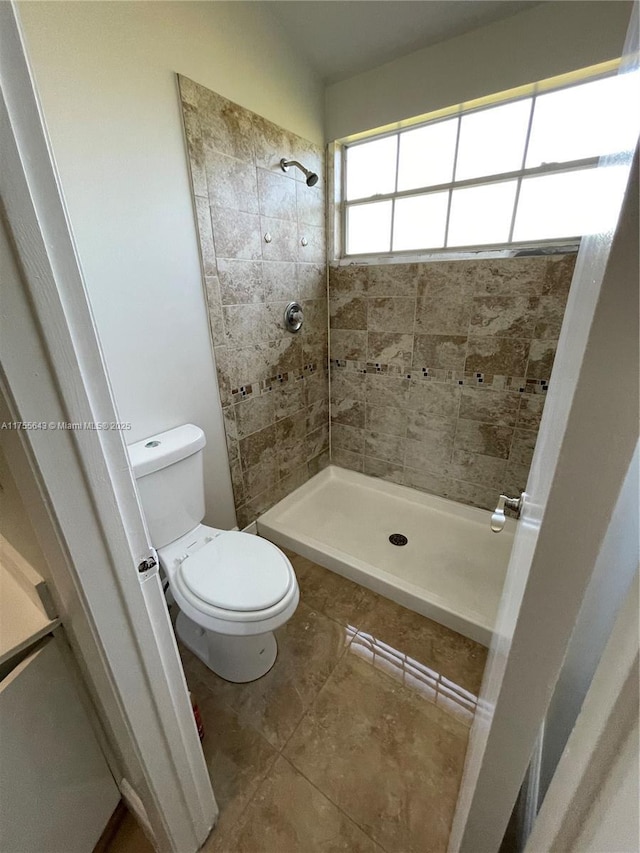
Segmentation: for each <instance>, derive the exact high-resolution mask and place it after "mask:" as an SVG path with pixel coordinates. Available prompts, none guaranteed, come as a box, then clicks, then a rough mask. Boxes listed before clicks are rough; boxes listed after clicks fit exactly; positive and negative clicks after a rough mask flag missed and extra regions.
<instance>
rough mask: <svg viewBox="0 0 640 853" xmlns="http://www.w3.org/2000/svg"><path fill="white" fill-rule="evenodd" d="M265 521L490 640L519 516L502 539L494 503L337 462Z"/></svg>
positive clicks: (337, 568)
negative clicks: (477, 503)
mask: <svg viewBox="0 0 640 853" xmlns="http://www.w3.org/2000/svg"><path fill="white" fill-rule="evenodd" d="M257 525H258V533H259V534H260V535H261V536H264V537H266V538H267V539H270V540H271V541H272V542H275V543H276V544H277V545H281V546H284V547H286V548H291V549H292V550H294V551H296V552H297V553H299V554H301V555H302V556H304V557H307V558H308V559H310V560H313V561H314V562H316V563H318V564H319V565H321V566H324V567H325V568H327V569H330V570H331V571H334V572H336V573H337V574H340V575H343V576H344V577H347V578H349V579H350V580H353V581H355V582H356V583H359V584H361V585H362V586H365V587H367V588H369V589H372V590H373V591H374V592H378V593H380V594H381V595H384V596H386V597H387V598H390V599H392V600H393V601H396V602H397V603H398V604H401V605H403V606H404V607H408V608H410V609H411V610H414V611H416V612H417V613H421V614H422V615H423V616H427V617H428V618H430V619H433V620H434V621H436V622H439V623H440V624H442V625H445V626H446V627H448V628H451V629H452V630H454V631H458V632H459V633H460V634H463V635H464V636H466V637H469V638H470V639H472V640H475V641H476V642H478V643H482V644H483V645H485V646H488V645H489V644H490V642H491V635H492V632H493V628H494V624H495V618H496V614H497V610H498V603H499V601H500V596H501V593H502V586H503V583H504V578H505V575H506V571H507V564H508V561H509V555H510V553H511V546H512V544H513V536H514V533H515V528H516V522H515V521H514V520H513V519H511V518H507V519H506V523H505V527H504V530H503V531H502V532H501V533H500V535H498V536H496V535H495V533H492V531H491V518H490V513H489V512H488V511H487V510H482V509H478V508H476V507H472V506H466V505H464V504H461V503H457V502H456V501H451V500H448V499H447V498H441V497H438V496H436V495H431V494H426V493H424V492H418V491H416V490H415V489H411V488H407V487H406V486H398V485H395V484H394V483H389V482H386V481H384V480H380V479H378V478H374V477H368V476H366V475H364V474H360V473H358V472H356V471H349V470H347V469H344V468H338V467H337V466H334V465H331V466H329V467H328V468H325V470H324V471H321V472H320V473H319V474H316V476H315V477H313V478H312V479H311V480H309V481H308V482H307V483H305V484H304V485H303V486H301V487H300V488H299V489H297V490H296V491H295V492H293V493H292V494H290V495H288V496H287V497H286V498H284V499H283V500H281V501H280V502H279V503H278V504H276V505H275V506H274V507H272V509H270V510H268V511H267V512H265V513H263V515H261V516H260V517H259V518H258V522H257ZM405 539H406V543H403V540H405ZM396 543H397V544H396Z"/></svg>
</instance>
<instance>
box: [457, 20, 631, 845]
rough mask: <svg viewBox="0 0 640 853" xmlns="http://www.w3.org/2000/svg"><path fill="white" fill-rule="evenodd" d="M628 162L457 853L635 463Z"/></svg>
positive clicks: (578, 277)
mask: <svg viewBox="0 0 640 853" xmlns="http://www.w3.org/2000/svg"><path fill="white" fill-rule="evenodd" d="M636 13H637V9H636V10H635V11H634V14H636ZM635 24H636V27H635V30H634V21H632V26H631V32H637V21H636V22H635ZM636 62H637V59H636ZM633 73H635V75H636V77H637V76H638V74H637V70H635V71H634V72H633ZM638 100H640V94H639V96H638V99H637V100H636V101H635V103H632V104H629V107H628V108H629V110H630V112H634V113H637V107H636V104H637V103H638ZM635 139H636V140H637V130H636V133H635ZM631 159H632V158H631V154H629V156H628V157H627V158H621V159H620V160H619V161H618V165H620V166H624V167H625V168H626V172H625V179H628V192H627V193H626V197H624V199H623V193H624V186H621V188H620V209H621V213H620V218H619V221H618V225H617V229H616V230H615V233H614V232H613V230H612V232H611V233H607V234H600V235H595V236H592V237H588V238H585V239H584V240H583V241H582V245H581V248H580V252H579V254H578V259H577V263H576V269H575V274H574V280H573V283H572V287H571V293H570V295H569V300H568V303H567V309H566V315H565V322H564V326H563V329H562V334H561V337H560V341H559V344H558V351H557V356H556V362H555V364H554V371H553V380H552V383H551V385H550V390H549V392H548V399H547V402H546V405H545V411H544V417H543V421H542V424H541V428H540V433H539V438H538V443H537V447H536V451H535V455H534V458H533V462H532V466H531V473H530V476H529V481H528V484H527V495H526V500H525V504H524V510H523V513H522V517H521V521H520V524H519V525H518V532H517V534H516V538H515V541H514V547H513V551H512V554H511V560H510V564H509V570H508V573H507V579H506V583H505V589H504V593H503V598H502V601H501V606H500V611H499V614H498V619H497V625H496V633H495V636H494V640H493V643H492V647H491V651H490V655H489V661H488V665H487V670H486V672H485V678H484V682H483V685H482V691H481V695H480V698H479V705H478V712H477V715H476V719H475V722H474V725H473V728H472V731H471V737H470V742H469V750H468V753H467V761H466V765H465V772H464V777H463V781H462V787H461V792H460V797H459V801H458V806H457V810H456V815H455V818H454V824H453V829H452V833H451V838H450V842H449V849H450V851H452V853H458V851H461V853H496V851H497V850H498V849H499V847H500V843H501V840H502V837H503V834H504V831H505V828H506V825H507V822H508V819H509V817H510V814H511V810H512V808H513V805H514V803H515V799H516V796H517V793H518V790H519V788H520V785H521V783H522V780H523V777H524V774H525V771H526V768H527V765H528V763H529V760H530V758H531V754H532V750H533V746H534V744H535V741H536V738H537V735H538V732H539V730H540V726H541V724H542V722H543V720H544V717H545V714H546V711H547V707H548V704H549V701H550V699H551V696H552V693H553V688H554V685H555V682H556V679H557V677H558V673H559V671H560V667H561V665H562V660H563V657H564V653H565V650H566V647H567V643H568V641H569V638H570V635H571V631H572V629H573V626H574V624H575V621H576V618H577V615H578V612H579V609H580V605H581V603H582V599H583V596H584V593H585V590H586V588H587V585H588V583H589V580H590V578H591V574H592V571H593V568H594V565H595V562H596V558H597V555H598V552H599V550H600V545H601V542H602V539H603V537H604V535H605V532H606V529H607V526H608V523H609V519H610V515H611V511H612V509H613V507H614V506H615V503H616V499H617V497H618V493H619V491H620V488H621V486H622V483H623V481H624V478H625V475H626V474H627V471H628V469H629V466H630V464H631V460H632V458H633V453H634V448H635V445H636V442H637V436H638V395H637V384H638V198H637V186H638V171H637V157H636V160H635V162H634V165H633V169H631ZM604 167H605V166H601V168H604ZM629 170H631V173H630V177H629ZM625 182H626V181H625Z"/></svg>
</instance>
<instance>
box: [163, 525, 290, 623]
mask: <svg viewBox="0 0 640 853" xmlns="http://www.w3.org/2000/svg"><path fill="white" fill-rule="evenodd" d="M227 536H229V537H233V538H232V539H229V541H228V545H229V550H230V548H231V544H232V543H233V545H234V547H237V548H238V552H237V556H236V557H235V558H232V559H233V560H234V562H233V565H232V567H231V569H230V570H227V576H228V579H229V587H232V586H233V579H234V574H235V568H234V567H235V566H237V565H238V562H241V561H242V556H241V554H242V553H248V549H251V550H250V553H251V554H253V561H252V562H253V563H257V564H258V565H262V564H264V563H268V564H269V565H272V561H275V564H276V566H278V564H280V565H281V566H283V567H284V572H285V573H286V577H287V581H286V588H285V592H284V594H283V596H282V597H281V598H280V599H279V600H277V601H275V603H273V604H271V605H269V606H267V607H261V608H259V609H255V610H231V609H229V608H227V607H220V606H217V605H215V604H211V603H210V602H209V601H207V600H205V599H204V598H202V597H201V596H200V595H198V594H196V593H195V592H193V591H192V589H191V588H190V586H189V585H188V584H187V581H186V578H185V570H186V569H187V567H188V566H189V561H190V560H193V559H194V558H196V560H195V562H193V563H191V566H192V571H189V572H188V574H189V575H190V576H191V575H192V574H193V575H195V574H196V571H195V568H196V567H198V564H199V563H200V571H201V572H202V576H203V580H202V582H203V584H206V580H204V576H205V574H206V572H207V570H211V569H212V568H214V567H213V564H212V560H211V559H210V558H211V557H213V554H214V553H215V550H213V549H210V546H211V545H213V544H214V542H216V540H218V539H222V538H226V537H227ZM237 537H241V538H237ZM246 539H248V540H251V541H250V543H246V542H245V540H246ZM201 552H203V553H202V556H201V558H200V560H201V562H200V560H198V559H197V555H198V554H200V553H201ZM256 554H257V558H256ZM158 557H159V560H160V565H161V566H162V568H163V570H164V572H165V573H166V576H167V579H168V581H169V586H170V588H171V592H172V593H173V597H174V598H175V600H176V603H177V604H178V607H179V608H180V610H181V611H182V612H183V613H184V614H185V615H186V616H188V618H189V619H191V620H192V621H193V622H195V623H196V624H197V625H199V626H200V627H201V628H204V629H205V630H209V631H214V632H216V633H219V634H227V635H231V636H237V637H239V636H249V635H256V634H261V633H264V632H266V631H273V630H275V629H276V628H278V627H280V626H281V625H283V624H284V622H286V620H287V619H289V618H290V617H291V616H292V615H293V613H294V612H295V609H296V607H297V606H298V600H299V595H300V593H299V589H298V582H297V580H296V576H295V572H294V570H293V566H292V565H291V563H290V562H289V560H288V559H287V557H286V555H285V554H283V553H282V551H280V549H279V548H277V547H276V546H275V545H274V544H273V543H272V542H269V541H268V540H267V539H261V538H260V537H258V536H254V535H252V534H249V533H241V532H238V531H225V530H219V529H216V528H214V527H208V526H206V525H204V524H199V525H198V526H197V527H196V528H194V529H193V530H191V531H189V533H186V534H185V535H184V536H182V537H181V538H180V539H178V540H176V541H175V542H171V543H170V544H169V545H166V546H165V547H164V548H160V549H158ZM235 560H237V561H238V562H236V561H235ZM229 565H231V563H230V562H227V566H229ZM247 574H249V572H247ZM269 576H271V572H269ZM275 577H276V583H275V584H274V585H273V586H270V587H269V589H268V591H269V593H270V594H269V595H268V596H266V597H262V598H261V601H262V603H264V602H266V601H269V600H273V599H274V598H275V597H276V590H278V588H280V589H282V586H283V585H284V584H283V581H282V573H281V572H279V571H278V570H277V569H276V572H275ZM278 578H280V580H279V581H278ZM245 580H246V578H245ZM190 583H191V584H192V585H193V586H195V587H196V588H199V587H197V581H194V580H193V577H192V576H191V577H190ZM237 586H240V584H238V585H237ZM200 591H201V592H202V589H200ZM210 591H211V590H210V589H209V592H210ZM205 594H207V593H206V591H205ZM232 594H233V593H231V595H232ZM251 595H253V593H252V594H251ZM209 597H210V598H212V597H215V598H216V600H226V601H227V603H232V604H234V605H235V606H236V607H237V606H238V602H239V603H240V604H244V605H245V606H247V604H249V603H254V602H255V601H256V600H257V599H256V598H255V597H253V598H252V597H250V596H245V597H244V598H240V599H234V598H231V597H227V598H225V599H222V598H218V597H217V595H216V592H215V591H214V592H213V595H209Z"/></svg>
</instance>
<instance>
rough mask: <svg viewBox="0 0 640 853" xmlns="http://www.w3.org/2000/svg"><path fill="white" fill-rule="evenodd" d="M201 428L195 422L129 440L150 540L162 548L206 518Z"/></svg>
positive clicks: (130, 453) (131, 458) (204, 441)
mask: <svg viewBox="0 0 640 853" xmlns="http://www.w3.org/2000/svg"><path fill="white" fill-rule="evenodd" d="M205 444H206V439H205V436H204V432H203V431H202V430H201V429H200V427H197V426H194V425H193V424H184V425H183V426H179V427H176V428H175V429H170V430H168V431H167V432H161V433H158V435H152V436H150V437H149V438H145V439H144V440H143V441H137V442H136V443H135V444H131V445H129V447H128V448H127V450H128V451H129V459H130V460H131V467H132V468H133V473H134V476H135V478H136V482H137V485H138V492H139V494H140V500H141V502H142V509H143V510H144V516H145V519H146V522H147V527H148V528H149V534H150V536H151V544H152V545H153V547H154V548H163V547H164V546H165V545H168V544H169V543H170V542H173V541H174V540H175V539H179V538H180V536H184V534H185V533H188V532H189V531H190V530H193V528H194V527H196V526H197V525H198V524H200V522H201V521H202V519H203V518H204V477H203V470H202V448H203V447H204V446H205Z"/></svg>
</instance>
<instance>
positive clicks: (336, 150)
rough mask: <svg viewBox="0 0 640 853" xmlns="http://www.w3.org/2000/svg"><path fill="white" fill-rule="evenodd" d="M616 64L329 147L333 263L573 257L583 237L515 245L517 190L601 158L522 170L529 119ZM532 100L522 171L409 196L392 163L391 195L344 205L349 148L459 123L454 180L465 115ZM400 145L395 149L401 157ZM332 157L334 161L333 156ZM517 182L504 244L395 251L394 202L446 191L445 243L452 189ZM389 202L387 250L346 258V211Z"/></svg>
mask: <svg viewBox="0 0 640 853" xmlns="http://www.w3.org/2000/svg"><path fill="white" fill-rule="evenodd" d="M618 65H619V60H613V61H611V62H607V63H602V64H600V65H597V66H591V67H590V68H585V69H581V70H579V71H577V72H574V73H571V74H566V75H562V76H560V77H555V78H551V79H549V80H545V81H540V82H538V83H533V84H531V85H529V86H524V87H521V88H520V89H518V90H515V91H514V90H512V91H510V92H505V93H500V94H497V95H492V96H489V97H487V98H483V99H479V100H478V101H475V102H471V103H469V104H459V105H457V106H454V107H451V108H449V109H446V110H441V111H439V112H438V113H435V114H434V113H432V114H430V115H429V116H427V117H425V116H423V117H420V118H419V119H414V120H410V121H407V122H403V123H399V124H397V125H394V126H393V127H392V128H387V129H383V130H381V131H380V130H379V131H371V132H367V133H362V134H358V135H357V136H356V137H350V138H348V139H344V140H339V141H338V142H336V143H333V144H332V145H330V146H329V155H330V156H329V181H330V186H331V185H332V183H333V187H334V193H335V200H334V203H333V208H334V216H333V220H334V230H333V234H330V235H329V240H330V243H332V244H333V245H332V246H331V245H330V252H331V255H330V256H331V257H332V258H333V259H334V260H337V261H338V263H342V264H349V263H359V262H367V261H369V262H376V263H379V262H383V263H384V262H398V260H404V261H407V262H411V261H414V260H424V259H428V258H431V257H433V258H436V259H445V258H447V257H452V258H461V257H465V256H473V257H477V256H478V255H486V256H496V255H498V256H509V255H513V254H528V253H538V252H540V251H541V250H542V251H546V252H553V251H559V252H566V251H577V249H578V246H579V245H580V239H581V236H582V235H571V236H567V237H564V238H550V239H540V240H526V241H514V240H513V233H514V228H515V223H516V216H517V212H518V201H519V198H520V189H521V186H522V180H523V179H524V178H530V177H537V176H544V175H552V174H557V173H567V172H574V171H580V170H583V169H592V168H594V167H595V166H596V165H597V163H598V161H599V159H600V158H599V157H597V156H596V157H587V158H582V159H577V160H572V161H565V162H562V163H548V164H543V165H542V166H536V167H533V168H526V167H525V163H526V160H527V154H528V150H529V141H530V136H531V129H532V125H533V118H534V115H535V107H536V100H537V97H538V96H540V95H544V94H547V93H549V92H553V91H560V90H564V89H569V88H572V87H574V86H579V85H581V84H584V83H587V82H593V81H595V80H599V79H605V78H607V77H611V76H615V74H616V73H617V69H618ZM529 98H530V99H531V101H532V103H531V111H530V113H529V119H528V126H527V134H526V138H525V144H524V149H523V155H522V164H521V168H520V169H517V170H513V171H510V172H501V173H497V174H491V175H483V176H482V177H478V178H468V179H465V180H459V181H456V180H454V181H449V182H446V183H441V184H432V185H429V186H423V187H417V188H415V189H410V190H401V191H398V190H397V182H398V173H399V169H398V161H397V160H396V190H395V191H394V192H390V193H381V194H378V195H375V196H366V197H363V198H354V199H349V200H347V193H346V173H347V156H348V151H349V149H350V148H353V147H356V146H358V145H362V144H364V143H367V142H372V141H374V140H377V139H383V138H385V137H389V136H398V137H400V136H401V135H402V134H403V133H405V132H409V131H412V130H416V129H418V128H421V127H425V126H427V125H431V124H437V123H439V122H442V121H447V120H450V119H452V118H455V117H458V119H459V122H458V129H457V137H456V148H455V156H454V174H455V164H456V162H457V157H458V145H459V139H460V127H461V121H460V120H461V119H462V117H463V116H464V115H469V114H472V113H475V112H480V111H483V110H486V109H491V108H493V107H496V106H502V105H503V104H508V103H514V102H516V101H521V100H525V99H529ZM399 151H400V145H399V144H398V155H397V157H399ZM332 155H333V156H332ZM513 180H517V187H516V193H515V198H514V203H513V210H512V212H511V224H510V228H509V239H508V240H507V242H504V243H491V244H480V245H466V246H457V245H456V246H447V245H445V246H444V247H441V248H427V249H409V250H393V248H392V246H393V231H394V224H395V202H396V200H397V199H402V198H411V197H414V196H420V195H425V194H432V193H438V192H443V191H448V193H449V198H448V202H447V218H446V226H445V243H446V239H447V237H448V230H449V219H450V213H451V200H452V195H453V190H454V189H463V188H466V187H474V186H486V185H488V184H494V183H503V182H505V181H513ZM386 200H391V202H392V210H391V229H390V232H389V250H388V251H385V252H376V253H352V254H347V252H346V247H347V242H348V216H347V211H348V209H349V208H350V207H352V206H354V205H363V204H375V203H377V202H380V201H386Z"/></svg>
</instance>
